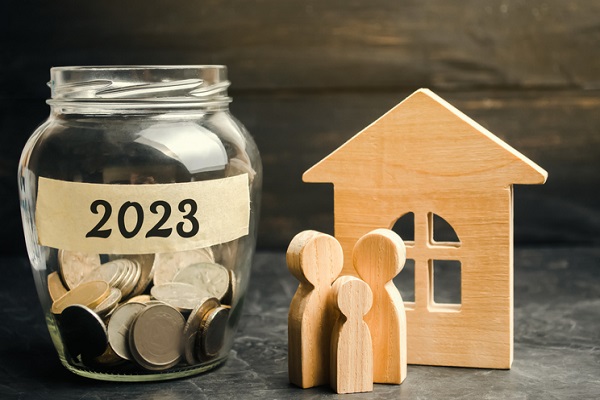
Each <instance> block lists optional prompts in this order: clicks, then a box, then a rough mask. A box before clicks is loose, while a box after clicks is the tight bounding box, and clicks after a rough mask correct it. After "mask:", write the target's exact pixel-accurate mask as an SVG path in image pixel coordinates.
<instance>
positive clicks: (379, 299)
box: [353, 229, 407, 384]
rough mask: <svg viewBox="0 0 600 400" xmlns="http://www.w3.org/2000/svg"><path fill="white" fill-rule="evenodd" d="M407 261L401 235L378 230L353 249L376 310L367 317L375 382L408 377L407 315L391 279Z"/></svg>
mask: <svg viewBox="0 0 600 400" xmlns="http://www.w3.org/2000/svg"><path fill="white" fill-rule="evenodd" d="M405 261H406V248H405V247H404V242H403V241H402V239H400V236H398V234H396V233H395V232H393V231H390V230H388V229H376V230H374V231H372V232H370V233H367V234H366V235H364V236H363V237H361V238H360V239H359V240H358V242H357V243H356V245H355V246H354V252H353V263H354V268H355V269H356V271H357V272H358V275H359V276H360V277H361V278H362V279H363V280H364V281H365V282H366V283H367V284H368V285H369V287H370V288H371V291H372V292H373V307H372V308H371V311H369V312H368V314H367V315H366V317H365V321H366V323H367V325H368V326H369V330H370V331H371V337H372V340H373V358H374V361H373V370H374V371H373V380H374V382H375V383H396V384H400V383H402V381H404V378H406V360H407V358H406V356H407V353H406V314H405V311H404V303H403V302H402V297H401V296H400V292H399V291H398V289H397V288H396V286H394V282H392V279H394V277H395V276H396V275H398V274H399V273H400V271H401V270H402V268H403V267H404V262H405Z"/></svg>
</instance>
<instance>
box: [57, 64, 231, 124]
mask: <svg viewBox="0 0 600 400" xmlns="http://www.w3.org/2000/svg"><path fill="white" fill-rule="evenodd" d="M226 74H227V69H226V67H224V66H218V65H216V66H207V65H199V66H139V67H138V66H136V67H131V66H123V67H121V66H115V67H57V68H52V69H51V72H50V75H51V79H50V82H49V83H48V85H49V86H50V88H51V90H52V98H51V99H50V100H48V101H47V102H48V104H50V106H51V107H52V112H53V113H58V114H94V115H107V114H108V115H110V114H131V113H135V114H154V113H164V112H166V111H175V110H187V111H191V110H196V111H201V112H207V111H217V110H226V109H227V108H228V105H229V103H230V102H231V98H230V97H229V96H228V95H227V88H228V87H229V85H230V82H229V81H228V80H227V77H226Z"/></svg>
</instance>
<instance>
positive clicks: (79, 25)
mask: <svg viewBox="0 0 600 400" xmlns="http://www.w3.org/2000/svg"><path fill="white" fill-rule="evenodd" d="M5 9H7V10H10V11H9V12H6V13H3V17H1V18H2V19H1V20H0V21H1V22H2V23H1V24H0V26H1V28H0V29H1V32H2V33H3V35H1V36H0V48H2V49H3V58H4V59H5V60H10V62H3V63H2V65H1V66H0V72H1V73H0V93H1V95H0V96H1V97H5V96H8V97H12V96H14V95H20V96H23V95H36V96H37V97H39V98H43V96H45V95H46V91H45V87H44V86H43V84H42V83H43V82H45V81H46V80H47V77H48V68H49V66H51V65H65V64H70V65H81V64H88V65H90V64H92V65H94V64H104V65H106V64H121V65H123V64H125V65H127V64H143V63H153V64H177V63H181V64H198V63H200V64H207V63H221V64H226V65H228V66H229V67H230V68H231V71H232V74H231V75H232V79H233V81H234V82H235V84H236V87H237V88H243V89H252V90H265V89H274V88H286V89H306V88H364V89H372V88H383V89H386V90H388V89H389V88H402V87H414V86H417V87H421V86H423V87H435V88H438V89H440V88H463V89H464V88H475V87H530V88H531V87H547V88H555V87H563V88H565V87H570V88H576V87H577V88H598V85H599V84H600V80H599V79H600V77H599V76H598V70H599V69H600V60H599V59H598V57H596V56H595V55H594V52H593V51H590V50H591V49H597V48H598V47H599V46H600V36H599V35H598V32H599V31H600V22H599V20H598V18H597V15H599V14H600V4H599V3H598V2H596V1H593V0H587V1H572V0H570V1H563V0H532V1H524V0H512V1H506V2H496V1H483V2H482V1H480V0H465V1H461V2H448V1H444V0H434V1H428V2H422V1H418V0H404V1H390V0H374V1H370V2H368V3H365V2H362V1H358V0H352V1H344V0H334V1H327V2H321V1H316V0H310V1H301V0H292V1H285V2H281V1H277V0H267V1H261V2H247V1H242V0H234V1H225V0H209V1H204V2H202V4H198V3H195V2H185V1H170V0H154V1H151V2H148V1H144V0H132V1H128V2H127V3H123V2H119V1H116V0H106V1H103V2H88V3H85V4H81V3H80V2H77V1H75V0H60V1H58V2H56V3H47V4H46V3H39V2H33V1H14V0H13V1H9V3H8V5H5ZM15 76H16V77H18V78H17V79H15Z"/></svg>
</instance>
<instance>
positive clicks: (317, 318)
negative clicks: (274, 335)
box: [286, 231, 343, 388]
mask: <svg viewBox="0 0 600 400" xmlns="http://www.w3.org/2000/svg"><path fill="white" fill-rule="evenodd" d="M286 261H287V265H288V268H289V270H290V272H291V273H292V274H293V275H294V276H295V277H296V278H297V279H298V280H299V281H300V285H299V286H298V289H297V291H296V294H295V295H294V297H293V299H292V303H291V305H290V311H289V314H288V369H289V378H290V382H291V383H293V384H295V385H297V386H300V387H301V388H309V387H313V386H319V385H324V384H327V383H329V351H330V350H329V349H330V342H331V331H332V328H333V323H334V317H335V314H334V310H333V308H332V307H331V303H330V292H331V285H332V283H333V281H334V280H335V279H336V278H337V276H338V275H339V273H340V271H341V270H342V266H343V254H342V248H341V246H340V244H339V242H338V241H337V240H336V239H335V238H334V237H332V236H329V235H326V234H324V233H320V232H316V231H304V232H300V233H299V234H297V235H296V236H295V237H294V238H293V239H292V241H291V243H290V245H289V247H288V250H287V254H286Z"/></svg>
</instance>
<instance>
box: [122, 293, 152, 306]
mask: <svg viewBox="0 0 600 400" xmlns="http://www.w3.org/2000/svg"><path fill="white" fill-rule="evenodd" d="M151 300H152V297H150V295H149V294H140V295H137V296H133V297H132V298H130V299H129V300H127V302H128V303H142V304H145V303H147V302H149V301H151Z"/></svg>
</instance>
